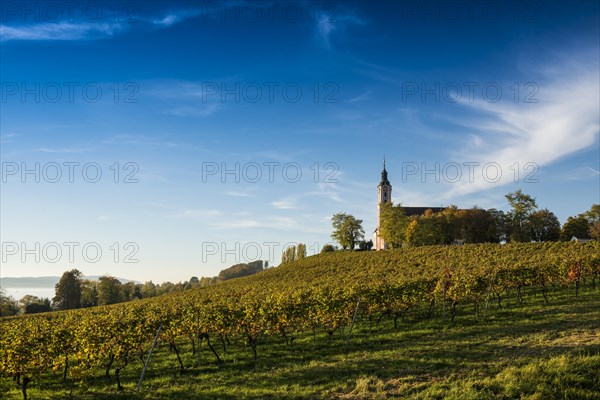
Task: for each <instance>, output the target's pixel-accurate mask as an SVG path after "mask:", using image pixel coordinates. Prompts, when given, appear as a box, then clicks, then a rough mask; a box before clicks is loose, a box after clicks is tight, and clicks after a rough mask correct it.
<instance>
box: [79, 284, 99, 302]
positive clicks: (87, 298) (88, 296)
mask: <svg viewBox="0 0 600 400" xmlns="http://www.w3.org/2000/svg"><path fill="white" fill-rule="evenodd" d="M97 305H98V281H90V280H88V279H86V280H83V281H82V282H81V307H94V306H97Z"/></svg>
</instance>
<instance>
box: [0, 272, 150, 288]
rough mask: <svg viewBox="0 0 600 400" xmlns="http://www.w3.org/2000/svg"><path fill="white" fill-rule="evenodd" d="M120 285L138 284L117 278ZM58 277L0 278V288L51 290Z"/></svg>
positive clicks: (91, 276)
mask: <svg viewBox="0 0 600 400" xmlns="http://www.w3.org/2000/svg"><path fill="white" fill-rule="evenodd" d="M101 276H102V275H90V276H85V277H84V279H89V280H92V281H97V280H98V279H100V277H101ZM117 279H118V280H119V281H121V283H128V282H134V283H140V282H138V281H134V280H131V279H125V278H117ZM59 280H60V276H23V277H6V278H4V277H3V278H0V287H3V288H52V289H54V286H55V285H56V284H57V283H58V281H59Z"/></svg>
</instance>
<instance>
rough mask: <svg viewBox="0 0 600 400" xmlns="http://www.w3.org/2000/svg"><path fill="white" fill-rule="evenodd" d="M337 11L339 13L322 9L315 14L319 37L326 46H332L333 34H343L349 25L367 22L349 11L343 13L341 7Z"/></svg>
mask: <svg viewBox="0 0 600 400" xmlns="http://www.w3.org/2000/svg"><path fill="white" fill-rule="evenodd" d="M336 11H338V12H339V13H338V14H333V13H331V12H327V11H322V12H319V13H316V15H315V24H316V33H317V37H318V38H319V40H320V41H321V43H323V45H324V46H325V47H330V46H331V38H332V36H333V35H338V36H343V35H344V34H345V33H346V31H347V29H348V27H349V26H352V25H355V26H356V25H365V24H366V21H365V20H363V19H362V18H359V17H358V16H356V15H355V14H353V13H351V12H349V11H346V12H344V13H342V11H341V8H340V7H338V8H337V10H336Z"/></svg>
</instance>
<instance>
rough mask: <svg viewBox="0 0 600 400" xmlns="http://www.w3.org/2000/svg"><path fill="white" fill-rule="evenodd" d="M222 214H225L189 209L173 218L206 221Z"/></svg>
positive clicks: (208, 210)
mask: <svg viewBox="0 0 600 400" xmlns="http://www.w3.org/2000/svg"><path fill="white" fill-rule="evenodd" d="M222 214H223V213H222V212H221V211H219V210H214V209H188V210H182V211H180V212H178V213H176V214H174V215H173V217H174V218H185V219H204V218H209V217H218V216H220V215H222Z"/></svg>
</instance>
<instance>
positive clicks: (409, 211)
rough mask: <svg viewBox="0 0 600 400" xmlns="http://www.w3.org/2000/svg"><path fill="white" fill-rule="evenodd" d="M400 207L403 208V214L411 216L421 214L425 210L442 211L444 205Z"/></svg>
mask: <svg viewBox="0 0 600 400" xmlns="http://www.w3.org/2000/svg"><path fill="white" fill-rule="evenodd" d="M402 209H403V210H404V215H406V216H407V217H411V216H413V215H423V214H425V211H427V210H431V211H432V212H434V213H439V212H442V211H444V210H445V209H446V207H402Z"/></svg>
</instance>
